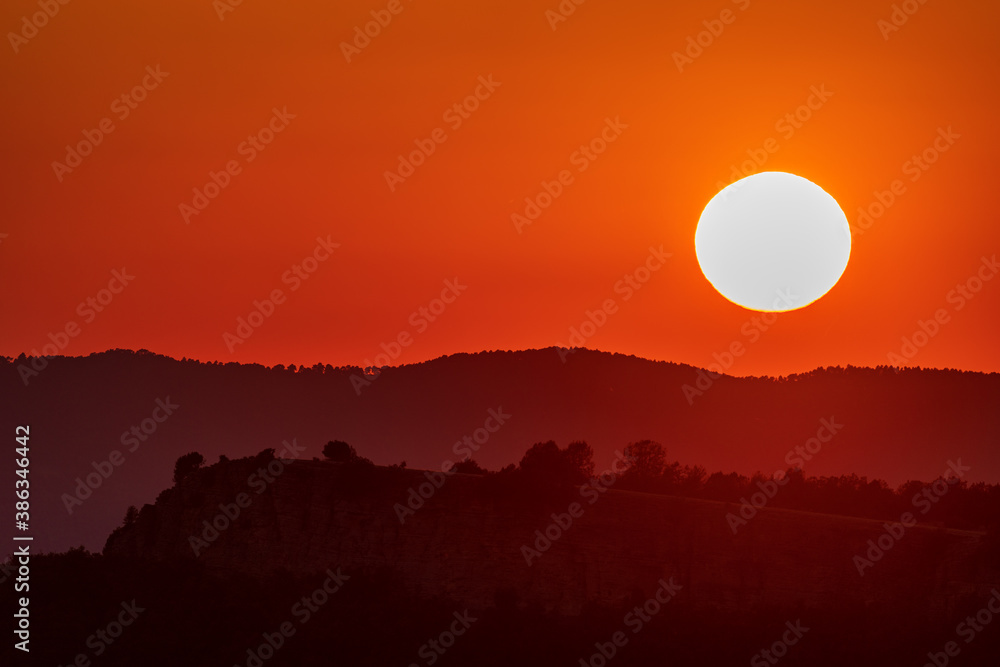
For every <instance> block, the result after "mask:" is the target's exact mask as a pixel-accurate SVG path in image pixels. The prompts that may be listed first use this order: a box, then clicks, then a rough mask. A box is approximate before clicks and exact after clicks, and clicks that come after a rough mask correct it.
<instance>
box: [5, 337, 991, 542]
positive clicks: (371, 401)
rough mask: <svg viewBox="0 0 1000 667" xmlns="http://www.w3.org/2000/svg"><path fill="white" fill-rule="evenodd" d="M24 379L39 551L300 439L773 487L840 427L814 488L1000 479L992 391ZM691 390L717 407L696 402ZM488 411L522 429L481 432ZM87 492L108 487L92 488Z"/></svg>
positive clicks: (460, 368) (525, 381) (515, 363)
mask: <svg viewBox="0 0 1000 667" xmlns="http://www.w3.org/2000/svg"><path fill="white" fill-rule="evenodd" d="M31 361H32V360H30V359H15V360H10V359H7V360H4V361H3V362H2V363H0V392H2V396H3V397H4V406H3V411H2V419H3V422H4V423H3V428H4V429H7V432H10V433H13V430H14V426H15V425H18V424H29V425H32V427H33V431H32V434H33V440H32V441H33V443H34V448H33V450H32V467H33V475H34V477H33V482H32V484H33V487H34V489H35V491H36V493H35V495H34V496H33V497H34V499H35V501H36V505H35V506H34V507H33V515H34V516H33V518H34V519H35V521H36V525H37V526H38V527H39V528H38V531H37V533H36V535H37V536H36V544H37V545H38V548H39V549H51V550H61V549H65V548H67V547H69V546H75V545H80V544H82V545H86V546H88V547H90V548H92V549H94V548H99V546H100V545H101V543H102V541H103V539H104V536H106V535H107V534H108V532H109V531H110V530H111V529H112V528H113V527H114V526H116V525H118V524H119V523H120V521H121V517H122V515H123V514H124V511H125V508H126V507H127V506H129V505H131V504H135V505H141V504H143V503H149V502H152V501H153V499H154V498H155V494H156V492H157V490H158V489H161V488H165V487H167V486H169V484H170V475H171V471H172V467H173V463H174V461H175V460H176V459H177V457H178V456H180V455H181V454H184V453H186V452H189V451H199V452H201V453H202V454H204V455H205V456H206V458H207V459H208V460H209V461H214V460H215V459H216V458H217V457H218V456H219V455H221V454H226V455H229V456H234V457H236V456H245V455H249V454H254V453H256V452H259V451H261V450H262V449H265V448H269V447H273V448H278V449H280V448H281V447H282V443H283V442H284V441H289V442H291V441H293V440H294V441H295V442H297V443H298V445H300V446H302V447H304V451H303V452H302V453H301V454H299V456H300V457H302V458H311V457H314V456H319V455H320V448H321V446H322V444H323V443H325V442H327V441H328V440H330V439H334V438H339V439H343V440H346V441H348V442H350V443H351V444H353V445H354V446H355V447H356V448H357V449H358V450H359V451H360V452H362V453H363V454H364V455H366V456H368V457H370V458H372V459H373V460H374V461H375V462H376V463H380V464H391V463H396V462H399V461H401V460H405V461H407V463H408V464H409V465H410V466H411V467H419V468H428V469H431V468H439V467H440V464H441V462H442V461H444V460H446V459H455V458H456V454H455V453H454V449H455V445H456V443H458V442H460V441H466V439H467V438H468V439H471V440H472V441H473V442H474V443H475V444H476V446H477V447H478V450H476V451H475V458H476V460H477V461H479V462H480V463H481V464H483V465H484V466H486V467H487V468H490V469H498V468H500V467H502V466H504V465H507V464H509V463H511V462H514V461H516V460H517V459H518V458H519V457H520V455H521V454H522V453H523V452H524V451H525V449H526V448H527V447H529V446H530V445H531V444H532V443H534V442H538V441H543V440H550V439H552V440H556V441H557V442H559V443H561V444H566V443H567V442H570V441H572V440H586V441H587V442H588V443H590V444H591V445H592V446H593V448H594V451H595V461H596V463H597V464H598V466H599V467H600V466H606V465H608V464H609V463H610V462H611V461H612V460H613V457H614V450H615V449H618V448H621V447H623V446H624V445H625V444H627V443H628V442H631V441H635V440H640V439H645V438H649V439H653V440H657V441H659V442H662V443H663V444H664V445H665V446H666V447H667V450H668V453H669V455H670V457H671V458H672V459H677V460H680V461H681V462H682V463H690V464H699V465H702V466H704V467H705V468H706V469H708V470H710V471H712V470H724V471H727V470H735V471H738V472H741V473H752V472H754V471H756V470H762V471H765V472H766V473H768V474H770V473H771V472H773V471H774V470H776V469H783V468H786V467H788V465H789V456H790V454H789V453H790V452H792V451H793V450H794V448H796V447H803V446H805V445H806V444H807V443H808V442H809V440H810V438H814V437H815V436H817V433H818V431H819V429H820V428H821V427H822V426H823V423H824V422H823V420H831V419H832V420H833V421H834V422H835V423H837V424H839V425H842V426H843V427H842V428H840V429H838V432H837V433H836V435H835V436H834V437H833V438H832V439H831V440H828V441H827V442H826V443H824V444H822V447H821V449H819V450H816V451H815V454H814V455H811V456H810V457H809V460H807V461H804V463H803V467H804V468H805V470H806V472H807V473H808V474H813V475H831V474H842V473H858V474H860V475H866V476H868V477H869V478H882V479H885V480H887V481H888V482H889V483H890V484H892V485H896V484H899V483H902V482H904V481H906V480H908V479H924V480H929V479H933V478H935V477H937V476H938V475H940V474H941V472H942V471H943V470H944V469H945V468H946V467H947V462H948V461H949V460H958V459H961V460H962V461H963V462H964V464H965V465H967V466H969V467H970V468H971V469H970V471H969V473H968V477H967V479H968V480H969V481H977V480H983V481H990V482H993V481H997V480H1000V447H998V446H997V445H998V434H1000V411H998V410H997V409H996V406H997V405H998V404H1000V375H997V374H989V375H987V374H981V373H970V372H959V371H946V370H918V369H913V370H903V371H901V372H899V373H896V372H894V371H893V370H892V369H890V368H886V367H883V368H878V369H864V368H848V369H841V368H828V369H822V370H816V371H813V372H811V373H808V374H804V375H796V376H791V377H788V378H782V379H773V378H733V377H728V376H723V377H721V378H719V379H717V380H714V381H710V379H709V378H708V377H707V376H706V375H704V373H703V372H701V371H699V369H696V368H693V367H690V366H684V365H678V364H670V363H664V362H653V361H648V360H644V359H639V358H636V357H630V356H624V355H619V354H607V353H601V352H593V351H587V350H577V351H574V352H572V353H570V354H567V353H566V352H565V351H563V350H558V349H555V348H550V349H545V350H529V351H522V352H483V353H479V354H471V355H470V354H458V355H453V356H449V357H443V358H440V359H436V360H433V361H429V362H425V363H421V364H414V365H409V366H402V367H399V368H388V369H385V370H383V371H382V373H381V375H380V376H378V377H377V379H374V380H373V381H371V382H370V384H359V383H358V378H361V377H362V376H361V371H360V369H356V368H341V369H335V368H332V367H320V366H317V367H314V368H312V369H297V372H295V371H292V370H290V369H284V368H273V369H268V368H265V367H263V366H259V365H240V364H235V363H230V364H221V363H200V362H196V361H190V360H183V361H181V360H176V359H171V358H168V357H163V356H159V355H155V354H152V353H149V352H138V353H135V352H130V351H120V350H119V351H111V352H106V353H102V354H95V355H90V356H87V357H54V358H52V359H49V360H47V364H46V365H45V367H44V368H43V369H42V370H40V371H39V372H38V374H37V375H36V376H31V377H29V379H28V384H27V386H26V385H25V384H24V382H23V381H22V379H21V375H20V370H21V368H23V367H24V365H25V364H28V365H29V366H30V364H31ZM35 361H36V362H38V363H40V360H35ZM352 377H353V378H354V381H353V382H352ZM699 377H701V383H700V385H699V384H698V383H699ZM685 385H689V386H691V387H695V388H697V387H698V386H701V387H703V388H705V389H704V390H703V394H701V395H694V396H692V395H690V394H689V396H690V397H691V398H692V400H691V402H689V401H688V398H686V397H685V393H684V386H685ZM356 388H357V391H356ZM699 391H702V390H699ZM161 405H162V406H165V407H161ZM491 411H493V413H494V414H498V415H499V414H501V413H502V414H504V415H509V417H508V418H504V419H503V421H504V423H503V424H502V425H500V426H499V428H493V432H488V431H487V430H486V427H487V426H490V427H495V426H496V425H497V422H496V420H495V419H494V420H492V421H491ZM167 412H169V414H167ZM466 442H467V441H466ZM813 444H814V445H816V444H820V443H818V442H814V443H813ZM814 450H815V447H814ZM115 452H118V456H115V461H116V463H115V464H114V465H111V464H109V463H108V462H109V460H110V459H111V458H112V457H113V456H114V454H115ZM792 456H794V455H792ZM10 465H12V463H11V462H10V461H9V460H8V462H7V463H4V466H10ZM109 466H110V467H109ZM4 469H5V470H7V468H4ZM101 470H103V471H104V473H108V474H100V473H99V471H101ZM94 474H99V477H93V475H94ZM88 475H90V476H91V481H93V482H99V485H96V488H86V487H81V484H84V483H85V482H86V480H87V478H88ZM87 491H91V493H89V494H88V493H87ZM85 496H86V497H85ZM74 498H75V499H76V500H77V501H79V502H76V501H74V500H73V499H74Z"/></svg>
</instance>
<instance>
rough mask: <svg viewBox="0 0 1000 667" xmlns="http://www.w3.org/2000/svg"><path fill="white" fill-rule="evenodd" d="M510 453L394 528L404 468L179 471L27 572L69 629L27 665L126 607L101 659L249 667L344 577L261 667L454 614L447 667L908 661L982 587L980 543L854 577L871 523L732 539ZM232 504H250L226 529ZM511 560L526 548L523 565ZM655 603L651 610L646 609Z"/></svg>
mask: <svg viewBox="0 0 1000 667" xmlns="http://www.w3.org/2000/svg"><path fill="white" fill-rule="evenodd" d="M527 458H528V457H525V459H522V463H521V465H520V467H519V468H518V471H517V472H516V473H504V472H501V473H499V474H496V473H494V474H491V475H467V474H455V475H454V476H451V477H448V478H447V479H445V480H444V481H443V482H442V483H441V484H440V486H439V487H438V488H437V490H436V491H435V492H434V493H432V494H430V496H429V497H427V498H425V499H424V501H423V504H422V506H420V507H418V508H417V509H416V511H415V512H413V513H411V514H409V515H406V516H405V521H404V522H402V523H401V522H400V521H399V520H398V518H399V517H398V514H397V512H396V510H395V508H394V506H395V505H396V504H397V503H400V502H406V498H407V496H408V490H409V489H413V488H416V487H418V486H419V485H421V484H424V483H427V482H428V477H427V475H426V473H425V472H424V471H416V470H408V469H404V468H398V467H391V468H388V467H376V466H374V465H372V464H371V463H370V462H366V461H364V460H363V459H359V458H353V459H352V461H353V463H352V462H347V463H342V462H334V461H287V462H281V463H280V465H276V468H275V470H276V472H275V473H274V475H275V476H274V479H273V481H272V482H271V483H270V484H269V485H268V486H267V488H266V489H262V490H261V492H260V493H259V494H257V493H255V492H253V493H250V488H248V487H253V486H255V485H256V482H248V480H251V479H254V477H253V476H254V475H259V474H260V472H259V471H260V470H261V469H264V468H265V467H267V466H270V465H272V464H276V462H275V460H274V459H273V455H272V454H271V453H269V452H263V453H261V454H260V455H258V456H256V457H248V458H245V459H239V460H233V461H225V462H220V463H218V464H215V465H212V466H209V467H207V468H201V469H196V470H193V471H191V472H190V473H189V474H187V475H185V476H184V477H183V478H182V479H181V480H180V481H179V482H178V484H177V485H176V486H174V487H173V488H170V489H167V490H165V491H164V492H163V493H161V494H160V496H159V497H158V499H157V501H156V504H155V505H147V506H145V507H143V509H142V511H141V512H140V514H139V516H138V517H133V520H132V521H131V522H130V523H129V524H128V525H126V526H124V527H122V528H120V529H117V530H116V531H114V533H113V534H112V535H111V536H110V537H109V539H108V542H107V546H106V547H105V550H104V553H103V555H102V556H89V557H88V556H85V555H83V554H79V553H71V554H66V555H64V556H59V557H55V558H53V559H51V560H45V561H43V568H44V570H43V574H42V581H43V582H45V583H44V584H43V585H45V584H47V582H50V581H56V582H65V583H64V584H63V585H64V586H65V587H66V589H67V590H66V591H63V592H62V594H61V595H60V596H58V600H59V603H60V606H59V607H58V611H57V608H56V607H55V602H52V603H49V602H44V601H43V602H42V603H41V608H40V610H39V612H40V615H41V618H42V624H43V626H47V625H48V623H47V621H49V619H54V618H56V617H59V618H60V619H61V620H63V621H64V622H66V621H68V625H69V626H70V628H69V631H64V632H63V634H64V635H65V636H66V637H67V638H68V639H67V640H66V641H65V642H61V641H59V640H56V641H55V642H46V643H45V644H44V651H46V654H45V655H46V656H48V655H50V654H51V655H52V656H53V657H56V658H61V657H63V656H64V655H72V651H73V650H74V649H76V646H77V645H78V644H80V640H79V639H76V635H79V636H80V637H81V638H82V636H84V633H85V632H88V631H90V629H89V625H88V622H87V621H89V619H90V618H91V617H98V618H100V617H101V616H102V615H107V613H108V612H107V609H109V608H110V609H112V610H114V609H115V607H114V605H115V604H117V601H118V600H119V599H126V600H128V599H133V598H138V599H140V600H142V601H143V602H142V604H144V605H146V607H148V608H150V609H151V610H152V609H155V610H156V611H155V612H151V613H150V614H149V616H148V618H147V619H146V620H145V622H144V625H139V626H137V629H136V630H134V631H131V630H130V633H131V634H130V639H131V640H132V643H131V644H127V643H123V644H122V645H118V646H116V647H115V649H114V652H113V653H112V654H111V657H110V658H109V659H111V660H113V661H115V662H113V663H109V664H136V663H141V664H174V663H171V662H170V660H171V659H173V660H175V661H176V660H178V659H181V658H185V659H187V660H188V661H190V660H191V659H192V657H193V660H194V662H192V663H191V664H195V665H201V664H250V663H248V662H246V651H247V647H251V648H253V647H256V646H258V645H259V644H260V643H261V641H262V639H261V637H262V635H261V633H262V632H270V631H272V630H273V628H275V627H278V625H279V624H280V623H281V622H282V621H285V620H288V618H289V611H288V610H289V608H290V607H291V609H293V610H294V609H295V607H293V606H292V605H293V604H294V601H295V600H297V599H300V597H301V596H302V595H303V592H305V593H308V592H309V591H311V590H314V589H316V588H317V586H318V585H319V583H320V582H321V581H323V580H324V578H328V577H331V576H342V575H347V582H346V584H345V585H344V587H343V590H342V591H337V592H335V593H334V594H332V595H331V596H330V599H329V602H326V598H323V600H324V604H326V607H325V608H323V609H322V610H320V611H318V612H317V613H316V616H315V617H316V619H317V620H315V621H312V620H310V621H309V623H310V625H309V626H308V628H307V627H305V626H303V627H302V628H301V630H302V632H301V634H296V635H295V636H294V637H292V639H294V641H289V642H288V646H287V650H286V649H285V648H283V649H282V650H281V651H280V652H278V655H277V656H276V658H275V662H273V663H271V662H268V663H267V664H275V665H286V664H287V665H313V664H317V665H318V664H326V663H325V662H323V661H324V660H327V661H328V660H329V656H330V655H331V654H335V655H337V656H338V657H339V658H340V659H342V660H347V661H348V662H349V664H358V665H369V664H371V665H379V664H414V660H413V657H412V656H413V655H414V654H417V653H418V651H419V649H418V647H419V646H420V645H421V644H424V643H425V642H426V641H427V637H436V636H438V633H439V632H440V628H438V627H435V624H436V625H438V626H440V625H442V624H444V625H445V626H447V624H448V623H450V622H451V620H452V619H453V618H458V617H456V616H454V612H455V610H459V611H460V612H461V613H460V616H462V615H465V617H467V618H475V619H476V622H477V623H479V625H477V626H475V632H470V633H469V635H468V636H467V637H463V638H462V639H461V641H456V642H455V645H456V647H459V648H458V650H457V651H456V652H455V653H454V654H449V655H448V656H447V658H446V660H444V661H443V662H442V664H445V665H451V664H454V665H470V664H476V665H503V664H523V665H552V664H567V665H569V664H574V663H575V664H579V662H578V661H579V659H580V658H581V656H582V657H583V658H586V656H589V655H591V654H594V653H595V652H596V651H598V650H600V645H601V644H600V643H601V642H606V640H607V638H608V637H610V636H611V634H612V633H613V632H614V631H616V630H618V629H623V630H625V631H626V635H627V636H628V642H627V644H624V645H622V646H620V648H621V650H620V651H616V652H620V656H618V658H617V661H616V663H615V664H617V663H618V662H620V663H621V664H623V665H651V664H661V663H662V662H663V657H664V656H665V655H666V656H669V657H670V660H669V664H677V665H704V664H745V663H746V661H747V659H748V657H750V656H753V655H754V654H755V653H757V652H759V651H760V649H761V647H764V646H771V645H772V641H774V639H775V638H776V637H775V635H776V633H778V634H781V633H784V632H785V630H786V628H792V627H803V628H806V630H805V632H807V633H808V634H807V635H806V637H807V639H806V641H803V642H802V644H801V646H799V645H797V644H798V643H797V642H796V645H795V646H794V652H792V651H791V650H790V651H789V656H788V659H787V660H786V661H784V662H787V664H789V665H840V664H852V665H886V664H922V661H923V660H924V658H925V656H926V654H927V652H928V651H932V650H935V649H937V648H939V647H940V646H943V645H944V643H945V642H946V641H950V640H953V639H954V638H955V636H954V631H953V628H954V626H955V623H956V622H958V620H960V619H962V618H965V617H966V616H967V615H970V614H974V613H976V612H977V611H978V610H979V609H981V608H983V606H984V605H985V604H986V602H987V601H989V600H990V599H992V596H994V595H995V594H996V591H997V586H998V585H1000V569H998V568H997V565H998V561H997V553H996V544H995V543H991V541H990V540H989V538H988V537H987V536H986V535H985V534H984V533H982V532H979V531H957V530H947V529H941V528H935V527H929V526H926V525H923V526H915V527H911V528H909V529H908V530H907V531H904V533H902V534H900V535H899V536H898V539H897V541H896V543H895V544H894V545H893V546H891V547H889V548H888V549H889V550H888V551H887V552H886V553H885V554H884V555H883V556H881V557H879V558H878V559H877V560H878V562H877V563H874V564H872V565H871V566H870V569H867V571H866V572H865V576H863V577H862V576H860V575H859V573H858V571H857V565H856V563H855V560H854V557H855V556H856V555H857V554H859V553H865V550H866V549H867V548H869V540H871V541H875V540H881V539H884V536H885V534H886V533H885V526H884V522H882V521H874V520H869V519H858V518H848V517H841V516H833V515H826V514H817V513H809V512H802V511H794V510H787V509H772V508H764V509H762V510H760V512H759V514H758V516H756V517H754V518H753V520H752V521H751V522H750V523H749V524H748V525H746V526H745V528H744V529H741V530H740V532H739V534H738V535H734V534H733V533H732V532H731V531H730V529H729V526H728V524H727V521H726V518H725V514H726V512H729V511H734V509H735V507H734V506H733V505H731V504H728V503H721V502H715V501H710V500H698V499H687V498H677V497H668V496H659V495H653V494H648V493H641V492H635V491H625V490H618V489H617V488H608V489H607V490H606V492H604V493H603V494H602V495H601V496H600V499H599V500H597V501H595V502H593V503H590V502H588V501H586V500H584V498H585V497H586V496H584V495H583V494H582V492H578V491H579V488H578V487H576V486H575V481H574V479H573V476H572V475H560V474H559V473H558V471H559V470H560V469H561V468H560V466H558V465H545V466H544V469H545V470H546V471H547V474H549V475H552V474H554V473H555V476H554V477H551V478H549V480H548V481H550V482H552V484H550V485H549V488H554V489H555V490H556V491H557V493H553V494H549V495H546V496H544V497H540V496H539V495H538V494H536V493H532V492H529V491H530V487H533V486H537V484H538V482H539V481H540V480H538V479H536V478H535V477H534V476H533V475H532V474H530V473H529V470H528V466H527V465H526V460H527ZM536 463H537V462H536ZM538 488H542V487H538ZM580 488H582V487H580ZM536 490H537V489H536ZM241 493H250V495H251V496H252V500H251V501H250V502H245V503H241V505H242V509H240V510H239V511H238V512H237V511H236V510H235V509H233V503H234V502H237V499H238V498H239V497H240V494H241ZM574 499H575V500H576V501H579V502H581V503H582V504H583V505H584V506H585V510H584V511H583V513H578V514H577V516H576V518H575V519H573V520H572V521H570V520H568V519H567V517H565V516H563V517H561V518H560V519H559V521H560V522H561V523H560V524H559V525H560V528H559V530H556V531H555V532H551V531H550V528H551V527H553V526H554V525H555V523H554V517H553V516H552V515H553V513H558V514H564V513H566V512H567V511H568V509H567V508H568V502H569V501H572V500H574ZM222 505H225V506H228V507H229V509H228V510H226V511H227V512H231V513H232V514H231V518H227V519H225V520H222V516H223V514H222V511H221V510H220V506H222ZM206 522H211V523H212V524H213V525H214V526H216V527H217V528H218V530H217V532H216V533H215V534H211V533H210V532H206V531H207V527H206ZM536 530H543V531H545V533H546V535H548V536H550V537H551V541H550V542H549V543H540V542H539V540H540V539H541V537H539V536H538V534H537V533H535V531H536ZM193 539H204V540H207V542H202V543H198V542H196V541H195V542H192V540H193ZM526 543H527V544H529V545H532V546H533V547H535V548H537V549H539V550H540V551H538V552H537V553H536V554H532V555H530V558H531V562H530V564H529V563H528V561H527V560H526V556H525V551H524V549H525V544H526ZM192 545H194V547H193V546H192ZM195 550H197V554H196V553H195ZM90 588H96V589H97V594H96V595H95V594H93V593H91V594H89V595H88V594H85V593H87V592H89V589H90ZM667 589H669V590H670V591H671V593H670V595H671V597H670V598H669V602H665V603H664V604H662V605H659V604H655V605H653V606H649V605H650V603H649V600H652V599H653V598H654V596H656V595H657V594H658V591H663V590H667ZM192 599H195V600H196V601H197V603H196V604H191V601H192ZM315 599H316V598H314V600H315ZM54 600H56V597H53V601H54ZM661 600H662V598H661ZM639 605H645V606H644V609H645V610H646V611H647V615H646V616H642V615H641V614H638V615H637V612H636V611H634V610H635V609H637V608H638V606H639ZM67 608H68V609H71V610H72V611H71V612H65V611H62V610H64V609H67ZM630 610H632V611H630ZM650 610H653V611H650ZM629 614H631V615H629ZM637 618H642V619H644V623H639V622H638V620H636V619H637ZM84 619H86V620H84ZM220 619H224V624H225V625H224V627H223V626H220ZM480 619H481V620H480ZM90 623H91V624H92V621H90ZM647 626H648V628H649V629H646V627H647ZM60 627H63V626H60ZM629 630H631V632H628V631H629ZM74 633H76V634H74ZM174 636H184V637H185V638H186V642H185V645H188V646H199V647H201V646H204V649H203V650H199V651H197V652H194V655H193V656H188V655H187V654H186V653H184V651H183V650H182V649H179V648H178V647H177V644H178V643H177V642H174V641H167V640H165V639H163V638H166V637H174ZM784 636H786V637H787V636H788V635H784ZM595 642H596V643H595ZM603 645H604V646H605V649H604V650H605V651H609V650H610V649H608V648H607V647H608V646H610V645H608V644H603ZM150 646H155V647H157V648H156V650H155V651H152V652H151V651H150ZM998 646H1000V644H998V638H997V635H996V633H989V634H988V635H987V636H984V637H982V638H976V642H975V643H974V644H971V645H968V646H966V645H963V646H962V654H963V658H964V660H963V662H962V664H970V665H979V664H982V665H987V664H993V663H991V662H990V659H991V656H992V658H993V659H994V660H995V655H996V651H997V649H998ZM57 647H58V650H56V649H57ZM606 654H607V653H606ZM130 661H131V662H130ZM345 664H346V663H345ZM417 664H429V663H427V662H420V661H418V662H417ZM591 664H605V663H602V662H601V661H600V660H597V661H592V662H591ZM758 664H767V663H765V662H764V661H763V660H760V661H759V662H758ZM783 664H784V663H783Z"/></svg>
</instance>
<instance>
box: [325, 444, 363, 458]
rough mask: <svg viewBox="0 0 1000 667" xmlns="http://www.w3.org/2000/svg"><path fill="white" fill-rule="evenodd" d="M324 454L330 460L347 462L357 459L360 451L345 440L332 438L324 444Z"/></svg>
mask: <svg viewBox="0 0 1000 667" xmlns="http://www.w3.org/2000/svg"><path fill="white" fill-rule="evenodd" d="M323 456H324V457H325V458H327V459H328V460H330V461H340V462H347V461H353V460H354V459H356V458H357V457H358V452H357V451H355V449H354V447H351V446H350V445H349V444H347V443H346V442H344V441H343V440H331V441H330V442H328V443H326V444H325V445H323Z"/></svg>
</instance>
